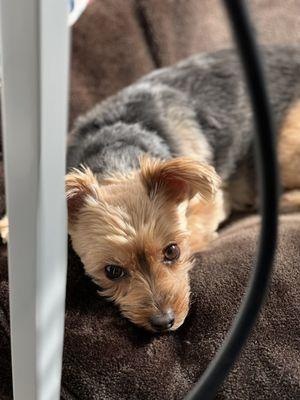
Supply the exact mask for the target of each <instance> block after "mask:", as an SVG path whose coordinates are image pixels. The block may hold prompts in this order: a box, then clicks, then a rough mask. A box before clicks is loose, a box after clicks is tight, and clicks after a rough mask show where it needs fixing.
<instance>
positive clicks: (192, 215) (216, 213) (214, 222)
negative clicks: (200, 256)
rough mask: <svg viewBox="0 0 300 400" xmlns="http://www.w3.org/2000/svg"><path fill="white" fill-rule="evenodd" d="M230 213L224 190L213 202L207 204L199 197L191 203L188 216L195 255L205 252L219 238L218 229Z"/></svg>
mask: <svg viewBox="0 0 300 400" xmlns="http://www.w3.org/2000/svg"><path fill="white" fill-rule="evenodd" d="M229 211H230V210H229V200H228V195H227V192H225V191H223V190H218V192H217V193H216V195H215V198H214V199H213V200H212V201H211V202H208V203H206V202H204V201H203V200H202V199H201V198H199V197H197V196H195V197H194V198H193V199H192V200H191V201H190V204H189V206H188V210H187V214H186V216H187V224H188V230H189V232H190V235H191V238H190V248H191V251H192V252H193V253H196V252H199V251H201V250H204V249H205V248H207V247H208V246H209V244H210V243H211V242H212V241H213V240H214V239H216V238H217V237H218V233H217V229H218V227H219V225H220V223H221V222H223V221H224V220H225V219H226V218H227V216H228V214H229Z"/></svg>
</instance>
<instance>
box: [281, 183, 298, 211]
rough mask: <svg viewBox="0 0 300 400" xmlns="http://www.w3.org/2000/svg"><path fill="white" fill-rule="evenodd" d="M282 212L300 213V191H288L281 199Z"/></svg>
mask: <svg viewBox="0 0 300 400" xmlns="http://www.w3.org/2000/svg"><path fill="white" fill-rule="evenodd" d="M280 211H281V212H283V213H290V212H296V211H300V190H298V189H295V190H288V191H286V192H284V193H283V195H282V196H281V198H280Z"/></svg>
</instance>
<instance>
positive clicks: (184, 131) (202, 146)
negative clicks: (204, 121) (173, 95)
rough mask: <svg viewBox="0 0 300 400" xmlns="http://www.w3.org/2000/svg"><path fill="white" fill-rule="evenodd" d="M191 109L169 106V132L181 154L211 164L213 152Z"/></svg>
mask: <svg viewBox="0 0 300 400" xmlns="http://www.w3.org/2000/svg"><path fill="white" fill-rule="evenodd" d="M190 114H191V110H190V109H189V108H187V109H185V108H184V107H182V106H181V107H179V106H174V105H173V106H169V107H168V109H167V118H166V120H167V124H168V132H170V134H171V135H173V136H174V137H175V141H176V143H178V147H179V149H180V154H181V155H183V156H186V157H193V158H195V159H197V160H199V161H201V162H206V163H211V161H212V151H211V148H210V145H209V143H208V142H207V140H206V139H205V136H204V135H201V132H199V124H198V123H197V121H196V118H195V116H194V115H190Z"/></svg>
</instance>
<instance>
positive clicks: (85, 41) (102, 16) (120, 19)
mask: <svg viewBox="0 0 300 400" xmlns="http://www.w3.org/2000/svg"><path fill="white" fill-rule="evenodd" d="M246 3H247V4H248V6H249V8H250V11H251V14H252V19H253V21H254V23H255V25H256V28H257V33H258V38H259V41H260V43H274V44H275V43H277V44H279V43H280V44H282V43H283V44H284V43H287V44H292V43H293V44H296V43H299V45H300V1H299V0H248V1H246ZM231 46H232V41H231V35H230V30H229V26H228V22H227V18H226V14H225V12H224V10H223V7H222V1H221V0H92V1H91V2H90V4H89V5H88V7H87V9H86V10H85V12H84V13H83V14H82V16H81V17H80V19H79V20H78V22H77V23H76V24H75V25H74V27H73V42H72V73H71V99H70V100H71V103H70V123H71V124H72V122H73V120H74V118H75V117H76V116H78V115H79V114H80V113H82V112H84V111H86V110H87V109H89V108H90V107H92V106H93V105H94V104H95V103H96V102H99V101H101V100H103V99H104V98H105V97H107V96H109V95H111V94H113V93H115V92H117V91H118V90H119V89H121V88H123V87H124V86H127V85H129V84H130V83H132V82H133V81H135V80H136V79H138V78H139V77H141V76H142V75H144V74H146V73H148V72H149V71H151V70H153V69H154V68H159V67H163V66H166V65H170V64H173V63H175V62H176V61H178V60H180V59H182V58H185V57H187V56H189V55H191V54H193V53H197V52H202V51H214V50H217V49H221V48H227V47H231Z"/></svg>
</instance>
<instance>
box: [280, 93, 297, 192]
mask: <svg viewBox="0 0 300 400" xmlns="http://www.w3.org/2000/svg"><path fill="white" fill-rule="evenodd" d="M278 160H279V165H280V172H281V181H282V186H283V188H284V190H286V191H288V190H292V191H294V190H295V189H299V190H300V100H299V101H298V102H297V103H295V104H294V105H293V106H292V107H291V109H290V110H289V112H288V114H287V116H286V118H285V120H284V123H283V125H282V128H281V130H280V135H279V141H278ZM283 196H285V194H284V195H283ZM291 196H292V197H293V199H295V198H296V197H297V195H296V194H293V195H291V194H288V193H287V197H291Z"/></svg>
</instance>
